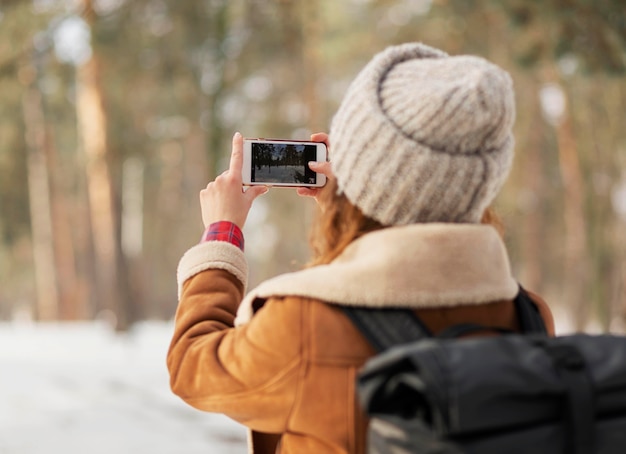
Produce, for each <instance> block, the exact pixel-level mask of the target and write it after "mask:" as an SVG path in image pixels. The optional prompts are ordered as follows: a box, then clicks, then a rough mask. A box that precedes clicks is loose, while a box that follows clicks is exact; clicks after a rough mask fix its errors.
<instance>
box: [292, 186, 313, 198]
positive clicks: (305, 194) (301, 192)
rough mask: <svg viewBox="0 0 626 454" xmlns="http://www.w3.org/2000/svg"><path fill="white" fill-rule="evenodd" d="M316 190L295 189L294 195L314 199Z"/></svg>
mask: <svg viewBox="0 0 626 454" xmlns="http://www.w3.org/2000/svg"><path fill="white" fill-rule="evenodd" d="M317 192H318V190H317V189H312V188H297V189H296V193H297V194H298V195H299V196H302V197H315V196H317Z"/></svg>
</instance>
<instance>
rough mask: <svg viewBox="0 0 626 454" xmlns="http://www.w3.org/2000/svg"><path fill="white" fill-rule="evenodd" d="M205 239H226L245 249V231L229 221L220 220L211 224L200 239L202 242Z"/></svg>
mask: <svg viewBox="0 0 626 454" xmlns="http://www.w3.org/2000/svg"><path fill="white" fill-rule="evenodd" d="M205 241H226V242H227V243H230V244H234V245H235V246H237V247H238V248H239V249H241V250H242V251H243V245H244V241H243V232H242V231H241V229H240V228H239V227H237V225H235V224H233V223H232V222H229V221H219V222H214V223H213V224H211V225H209V226H208V227H207V228H206V230H205V231H204V233H203V234H202V238H201V239H200V242H201V243H204V242H205Z"/></svg>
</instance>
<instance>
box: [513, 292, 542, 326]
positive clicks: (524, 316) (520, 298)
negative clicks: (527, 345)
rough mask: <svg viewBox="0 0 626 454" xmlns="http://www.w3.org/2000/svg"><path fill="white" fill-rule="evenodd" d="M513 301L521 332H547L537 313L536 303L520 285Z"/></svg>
mask: <svg viewBox="0 0 626 454" xmlns="http://www.w3.org/2000/svg"><path fill="white" fill-rule="evenodd" d="M513 302H514V303H515V310H516V312H517V318H518V320H519V324H520V328H521V330H522V333H524V334H544V335H547V334H548V330H547V329H546V324H545V323H544V321H543V318H542V317H541V314H540V313H539V309H538V308H537V305H536V304H535V302H534V301H533V300H532V298H531V297H530V295H528V293H527V292H526V290H524V288H523V287H522V286H521V285H520V286H519V292H518V293H517V296H516V297H515V299H514V300H513Z"/></svg>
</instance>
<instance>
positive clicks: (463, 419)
mask: <svg viewBox="0 0 626 454" xmlns="http://www.w3.org/2000/svg"><path fill="white" fill-rule="evenodd" d="M515 306H516V310H517V315H518V320H519V322H520V325H521V329H522V332H523V333H524V334H515V333H510V332H506V330H502V329H500V328H490V327H480V326H476V325H458V326H454V327H452V328H450V329H449V330H446V332H444V333H442V334H440V335H439V336H437V337H433V336H432V335H431V333H430V332H429V331H428V329H426V327H425V326H424V325H423V324H422V323H421V321H420V320H419V319H418V317H417V316H416V315H415V313H414V312H413V311H411V310H404V309H369V308H367V309H366V308H354V307H353V308H349V307H343V309H344V311H345V313H346V314H347V315H348V316H349V317H350V318H351V320H352V321H353V322H354V324H355V325H356V326H357V327H358V328H359V330H360V331H361V332H362V333H363V335H364V336H365V337H366V338H367V339H368V341H369V342H370V343H371V344H372V346H373V347H374V348H375V349H376V350H377V351H378V352H379V353H378V354H377V355H375V356H374V357H373V358H371V359H370V360H369V361H368V362H367V363H366V364H365V366H364V368H363V370H362V371H361V372H360V374H359V377H358V383H357V387H358V393H359V398H360V401H361V404H362V407H363V409H364V410H365V412H366V413H367V414H368V416H369V418H370V424H369V429H368V446H369V447H368V452H369V453H375V454H392V453H393V454H624V453H626V338H625V337H620V336H612V335H597V336H591V335H585V334H576V335H570V336H561V337H548V336H547V335H546V331H545V326H544V323H543V321H542V319H541V317H540V315H539V313H538V311H537V308H536V306H535V304H534V303H533V302H532V300H531V299H530V298H529V297H528V295H527V294H526V292H525V291H524V290H523V289H521V288H520V292H519V294H518V295H517V297H516V298H515ZM485 329H488V330H491V329H494V330H496V331H499V332H501V333H502V334H503V335H500V336H489V337H470V338H464V339H457V337H459V336H461V335H463V334H466V333H469V332H472V331H476V330H485Z"/></svg>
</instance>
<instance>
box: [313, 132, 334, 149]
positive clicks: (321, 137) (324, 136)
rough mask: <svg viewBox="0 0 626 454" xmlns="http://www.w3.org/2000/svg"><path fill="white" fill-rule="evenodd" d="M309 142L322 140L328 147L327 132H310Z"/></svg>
mask: <svg viewBox="0 0 626 454" xmlns="http://www.w3.org/2000/svg"><path fill="white" fill-rule="evenodd" d="M311 142H323V143H325V144H326V146H327V147H329V148H330V142H329V141H328V134H326V133H325V132H316V133H315V134H311Z"/></svg>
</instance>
